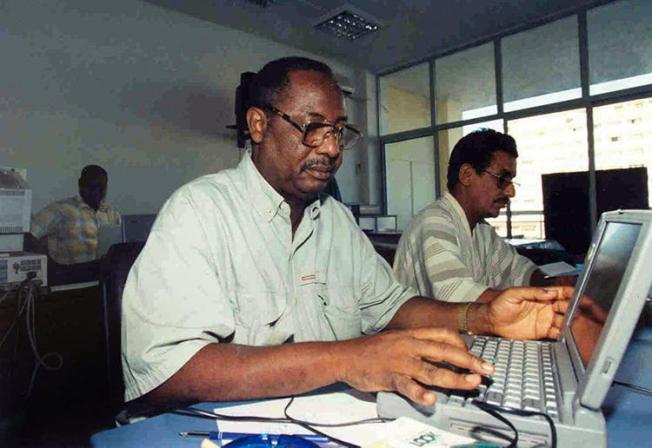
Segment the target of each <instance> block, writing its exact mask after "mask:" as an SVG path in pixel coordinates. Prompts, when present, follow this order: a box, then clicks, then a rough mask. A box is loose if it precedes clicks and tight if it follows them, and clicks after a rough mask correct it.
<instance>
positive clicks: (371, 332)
mask: <svg viewBox="0 0 652 448" xmlns="http://www.w3.org/2000/svg"><path fill="white" fill-rule="evenodd" d="M249 98H250V101H251V103H250V106H249V108H248V110H247V114H246V117H247V123H248V127H249V131H250V135H251V139H252V148H253V149H252V151H247V152H246V153H245V154H244V156H243V158H242V160H241V162H240V164H239V165H238V166H237V167H236V168H233V169H227V170H224V171H221V172H219V173H216V174H211V175H207V176H203V177H200V178H199V179H196V180H194V181H192V182H190V183H188V184H186V185H185V186H182V187H181V188H179V189H178V190H177V191H176V192H175V193H174V194H173V195H172V196H171V197H170V199H169V200H168V201H167V202H166V203H165V205H164V206H163V208H162V209H161V211H160V213H159V215H158V217H157V219H156V222H155V223H154V226H153V228H152V231H151V233H150V235H149V238H148V240H147V243H146V244H145V247H144V249H143V251H142V252H141V254H140V256H139V258H138V259H137V260H136V262H135V264H134V265H133V267H132V269H131V271H130V273H129V276H128V279H127V283H126V285H125V289H124V294H123V303H122V361H123V362H122V365H123V374H124V379H125V384H126V392H125V398H126V401H128V402H129V403H128V407H131V408H132V409H133V408H135V407H138V406H139V405H163V406H165V405H171V404H174V403H188V402H198V401H207V400H209V401H216V400H217V401H220V400H242V399H256V398H269V397H279V396H287V395H290V394H299V393H303V392H307V391H310V390H313V389H316V388H319V387H322V386H326V385H329V384H332V383H336V382H344V383H347V384H349V385H350V386H351V387H354V388H356V389H359V390H362V391H381V390H392V391H398V392H400V393H401V394H403V395H405V396H406V397H408V398H410V399H412V400H414V401H417V402H419V403H423V404H426V405H428V404H432V403H433V402H434V401H435V395H434V393H433V392H432V391H430V390H428V389H427V388H426V386H430V385H438V386H441V387H448V388H453V389H473V388H475V387H477V386H478V385H479V384H480V381H481V374H483V375H490V374H491V373H492V372H493V366H492V365H491V364H490V363H486V362H483V361H482V360H481V359H479V358H477V357H475V356H473V355H472V354H471V353H470V352H469V351H468V350H467V348H466V346H465V344H464V342H463V340H462V338H461V337H460V336H459V334H458V330H463V331H465V330H467V329H468V330H469V331H472V332H474V333H478V334H480V333H482V334H484V333H496V334H500V335H503V336H507V337H516V338H529V339H536V338H542V337H556V336H557V335H558V334H559V325H560V323H561V321H562V318H563V312H564V311H565V308H566V307H567V303H568V302H567V299H568V296H569V291H568V290H567V289H563V288H556V289H549V290H544V289H539V288H529V289H514V290H509V291H506V292H505V293H503V294H502V295H501V296H499V297H498V298H497V299H496V300H494V301H493V302H492V303H491V304H470V305H471V306H467V305H464V306H460V305H458V304H448V303H443V302H438V301H435V300H432V299H429V298H423V297H416V295H417V294H416V292H415V291H414V290H413V289H411V288H409V287H405V286H404V285H401V284H400V283H399V282H397V281H396V279H395V278H394V275H393V273H392V270H391V268H390V266H389V265H387V263H386V262H385V261H384V260H382V258H381V257H380V256H379V255H378V254H377V253H376V252H375V251H374V248H373V246H372V244H371V242H370V241H369V239H368V238H367V237H366V236H365V235H364V233H363V232H362V231H361V230H360V228H359V227H358V226H357V224H356V223H355V220H354V218H353V216H352V214H351V213H350V211H349V210H348V209H347V208H346V206H345V205H344V204H342V203H341V202H339V201H336V200H334V199H333V198H332V197H331V196H328V195H325V194H323V191H324V189H325V188H326V186H327V185H328V183H329V181H331V180H332V179H333V177H334V176H335V173H336V171H337V169H338V168H339V167H340V165H341V163H342V158H343V152H344V149H345V148H347V147H350V146H352V145H353V144H354V143H355V140H356V139H358V137H359V136H360V133H359V131H357V130H356V129H355V127H353V126H352V125H350V124H349V123H348V120H347V114H346V111H345V109H344V98H343V96H342V91H341V90H340V88H339V86H338V85H337V82H336V81H335V78H334V76H333V73H332V71H331V69H330V68H329V67H328V66H326V65H324V64H323V63H320V62H317V61H314V60H311V59H306V58H299V57H289V58H283V59H279V60H275V61H272V62H270V63H268V64H267V65H265V66H264V67H263V68H262V69H261V70H260V71H259V72H258V74H257V75H256V77H255V80H254V82H253V85H252V87H251V91H250V94H249ZM384 330H394V331H384ZM437 361H446V362H449V363H450V364H454V365H457V366H459V367H463V368H468V369H470V371H471V373H468V374H459V373H455V372H453V371H452V370H450V369H447V368H445V367H441V366H440V367H437V366H436V365H434V364H432V362H437Z"/></svg>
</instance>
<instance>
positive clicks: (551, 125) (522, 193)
mask: <svg viewBox="0 0 652 448" xmlns="http://www.w3.org/2000/svg"><path fill="white" fill-rule="evenodd" d="M507 129H508V133H509V135H511V136H512V137H514V139H515V140H516V145H517V148H518V155H519V157H518V159H517V165H516V173H517V176H516V182H518V183H519V184H520V186H519V187H517V189H516V196H515V197H514V198H512V201H511V211H512V214H513V216H512V235H513V236H514V237H516V236H522V237H525V238H545V232H544V228H543V227H544V226H543V223H544V219H543V192H542V190H541V175H542V174H549V173H568V172H572V171H587V170H588V169H589V159H588V142H587V138H586V136H587V133H586V112H585V110H584V109H580V110H569V111H564V112H558V113H554V114H547V115H535V116H533V117H527V118H521V119H519V120H512V121H508V122H507ZM587 200H588V198H587Z"/></svg>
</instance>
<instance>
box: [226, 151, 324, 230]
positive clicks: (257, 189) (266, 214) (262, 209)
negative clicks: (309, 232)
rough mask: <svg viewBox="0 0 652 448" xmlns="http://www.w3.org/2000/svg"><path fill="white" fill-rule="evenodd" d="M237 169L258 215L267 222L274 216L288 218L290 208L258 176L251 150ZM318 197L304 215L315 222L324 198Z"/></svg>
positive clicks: (261, 177) (277, 193)
mask: <svg viewBox="0 0 652 448" xmlns="http://www.w3.org/2000/svg"><path fill="white" fill-rule="evenodd" d="M238 169H239V170H240V172H241V173H242V175H243V178H244V181H245V188H247V191H248V192H249V196H250V198H251V200H252V204H253V206H254V208H255V209H256V211H257V212H258V214H260V216H262V217H263V218H264V219H266V220H267V221H268V222H269V221H271V220H272V219H274V217H275V216H276V215H279V214H281V215H282V216H285V217H287V218H288V219H289V218H290V206H289V204H288V203H287V202H285V199H284V198H283V196H281V195H280V194H279V192H278V191H276V190H275V189H274V187H272V186H271V185H270V184H269V182H267V180H266V179H265V178H264V177H263V175H262V174H260V171H258V168H256V165H254V161H253V160H252V158H251V150H247V151H246V152H245V154H244V156H243V157H242V160H241V161H240V165H239V166H238ZM322 196H323V195H319V198H317V199H316V200H315V201H314V202H313V203H311V204H310V205H308V206H307V207H306V209H305V211H304V214H306V215H308V216H310V218H311V219H313V220H315V219H317V217H318V216H319V213H320V208H321V203H322V200H323V199H324V197H322Z"/></svg>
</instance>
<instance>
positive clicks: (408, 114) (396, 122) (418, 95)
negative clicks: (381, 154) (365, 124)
mask: <svg viewBox="0 0 652 448" xmlns="http://www.w3.org/2000/svg"><path fill="white" fill-rule="evenodd" d="M430 125H431V121H430V69H429V65H428V64H427V63H424V64H421V65H417V66H415V67H411V68H409V69H407V70H401V71H400V72H396V73H392V74H391V75H387V76H382V77H381V78H380V133H381V135H387V134H393V133H395V132H401V131H409V130H412V129H419V128H424V127H427V126H430Z"/></svg>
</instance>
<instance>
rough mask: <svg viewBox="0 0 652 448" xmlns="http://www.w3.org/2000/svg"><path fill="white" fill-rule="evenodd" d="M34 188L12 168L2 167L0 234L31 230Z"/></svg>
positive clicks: (0, 172)
mask: <svg viewBox="0 0 652 448" xmlns="http://www.w3.org/2000/svg"><path fill="white" fill-rule="evenodd" d="M31 211H32V190H31V189H30V188H29V185H28V184H27V182H26V181H25V179H23V178H22V176H21V175H20V174H19V173H18V171H15V170H13V169H11V168H0V234H18V233H26V232H29V225H30V218H31Z"/></svg>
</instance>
